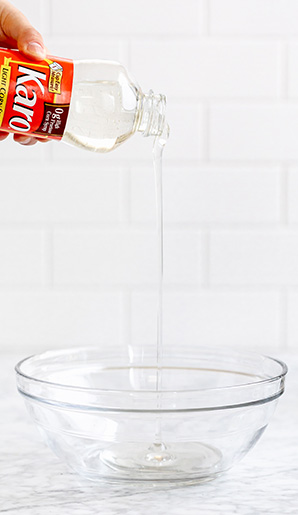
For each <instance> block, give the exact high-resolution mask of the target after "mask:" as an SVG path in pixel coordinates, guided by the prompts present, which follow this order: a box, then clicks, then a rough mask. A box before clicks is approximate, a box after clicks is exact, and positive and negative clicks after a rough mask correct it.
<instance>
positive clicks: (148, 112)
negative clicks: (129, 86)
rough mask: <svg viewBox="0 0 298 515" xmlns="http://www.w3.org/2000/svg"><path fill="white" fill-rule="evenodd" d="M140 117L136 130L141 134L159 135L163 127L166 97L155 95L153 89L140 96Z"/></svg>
mask: <svg viewBox="0 0 298 515" xmlns="http://www.w3.org/2000/svg"><path fill="white" fill-rule="evenodd" d="M140 102H141V104H140V113H141V114H140V119H139V123H138V127H137V130H138V131H139V132H142V133H143V136H146V137H147V136H160V135H161V134H162V133H163V130H164V127H165V113H166V97H165V95H155V94H154V93H153V91H149V93H146V94H142V96H141V98H140Z"/></svg>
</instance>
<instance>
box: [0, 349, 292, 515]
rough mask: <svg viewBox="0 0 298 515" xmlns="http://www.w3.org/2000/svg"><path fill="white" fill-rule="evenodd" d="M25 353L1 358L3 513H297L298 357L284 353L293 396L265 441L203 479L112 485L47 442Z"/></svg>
mask: <svg viewBox="0 0 298 515" xmlns="http://www.w3.org/2000/svg"><path fill="white" fill-rule="evenodd" d="M18 357H19V356H7V357H1V363H0V410H1V422H0V436H1V452H0V513H1V514H2V513H3V514H6V513H7V514H9V515H77V514H78V515H93V514H94V515H99V514H101V515H118V514H119V515H120V514H121V515H123V514H125V515H147V514H148V515H149V514H150V515H152V514H154V515H165V514H173V515H184V514H187V515H198V514H202V515H205V514H206V515H208V514H210V515H212V514H214V515H219V514H224V515H225V514H227V515H232V514H237V515H263V514H264V515H265V514H266V515H267V514H268V515H271V514H272V515H291V514H293V515H294V514H295V515H297V513H298V429H297V428H298V408H297V399H296V397H297V390H298V381H297V379H298V356H297V355H290V354H289V355H287V356H284V359H285V361H286V362H287V363H288V365H289V369H290V372H289V374H288V378H287V390H286V394H285V395H284V396H283V397H282V399H281V401H280V403H279V405H278V408H277V411H276V414H275V416H274V419H273V420H272V422H271V424H270V425H269V427H268V428H267V430H266V432H265V434H264V435H263V436H262V438H261V440H260V442H259V443H258V444H257V446H256V447H255V448H254V449H253V450H252V451H251V452H250V454H249V455H248V456H247V457H246V458H245V459H244V460H243V461H242V462H241V463H240V464H239V465H237V466H235V468H234V469H232V470H231V471H230V472H229V473H227V474H225V475H224V476H222V477H220V478H218V479H217V480H215V481H213V482H210V483H205V484H202V485H196V486H188V487H180V488H164V487H163V486H162V485H160V486H159V485H158V486H156V487H155V488H154V489H153V488H151V487H145V486H134V485H128V486H127V485H119V486H115V485H106V484H101V483H92V482H88V481H87V480H83V479H81V478H80V477H78V476H77V475H76V474H74V473H73V472H71V471H69V470H68V469H67V468H66V467H65V465H64V464H63V463H61V462H60V461H59V460H58V458H56V457H55V456H54V455H53V454H52V453H51V451H50V450H49V449H48V448H47V447H46V446H45V445H44V444H43V443H42V441H41V439H40V437H39V433H38V432H37V430H36V428H35V426H34V425H33V424H32V422H31V420H30V418H29V415H28V414H27V412H26V410H25V407H24V406H23V402H22V399H21V397H20V396H19V395H18V393H17V391H16V387H15V377H14V371H13V366H14V364H15V362H16V361H17V359H18Z"/></svg>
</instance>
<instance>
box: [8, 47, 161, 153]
mask: <svg viewBox="0 0 298 515" xmlns="http://www.w3.org/2000/svg"><path fill="white" fill-rule="evenodd" d="M0 65H1V68H0V130H4V131H8V132H17V133H21V134H32V135H35V136H39V137H45V138H51V139H58V140H59V139H61V140H62V141H64V142H66V143H68V144H70V145H74V146H77V147H81V148H84V149H87V150H91V151H94V152H108V151H110V150H113V149H114V148H116V147H117V146H118V145H120V144H121V143H123V142H124V141H126V140H127V139H128V138H129V137H130V136H132V135H133V134H135V133H136V132H138V131H139V132H141V133H142V134H143V135H144V136H150V135H153V136H156V135H160V134H161V133H162V131H163V129H164V124H165V105H166V101H165V97H164V96H163V95H155V94H154V93H153V92H152V91H150V92H149V93H148V94H144V93H143V92H142V90H141V89H140V87H139V86H138V85H137V83H136V82H135V81H133V80H132V79H131V78H130V77H129V75H128V74H127V72H126V70H125V68H124V67H123V66H121V65H120V64H119V63H116V62H112V61H99V60H86V61H71V60H68V59H62V58H58V57H51V56H49V57H48V58H47V59H46V60H45V61H41V62H33V61H30V60H29V59H28V58H26V57H24V56H23V55H22V54H21V53H20V52H18V51H17V50H8V49H0Z"/></svg>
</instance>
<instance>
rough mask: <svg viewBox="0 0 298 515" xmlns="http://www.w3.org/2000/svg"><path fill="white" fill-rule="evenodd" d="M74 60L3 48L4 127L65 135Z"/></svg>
mask: <svg viewBox="0 0 298 515" xmlns="http://www.w3.org/2000/svg"><path fill="white" fill-rule="evenodd" d="M72 81H73V62H72V61H70V60H69V59H61V58H60V57H52V56H49V57H48V58H47V59H45V60H44V61H38V62H34V61H30V59H28V58H27V57H24V56H23V55H22V54H21V53H20V52H19V51H18V50H9V49H7V48H0V130H3V131H7V132H17V133H19V134H35V135H36V136H41V137H45V138H53V139H61V138H62V136H63V132H64V129H65V125H66V120H67V116H68V111H69V105H70V99H71V90H72Z"/></svg>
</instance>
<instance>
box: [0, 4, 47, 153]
mask: <svg viewBox="0 0 298 515" xmlns="http://www.w3.org/2000/svg"><path fill="white" fill-rule="evenodd" d="M0 46H3V47H7V48H18V49H19V50H20V51H21V52H22V53H23V54H24V55H26V56H27V57H30V59H32V60H35V61H41V60H42V59H45V57H46V48H45V45H44V42H43V39H42V36H41V35H40V34H39V32H37V30H35V29H34V27H32V25H31V24H30V23H29V21H28V20H27V18H26V17H25V16H24V15H23V14H22V13H21V12H20V11H19V10H18V9H16V7H14V6H13V5H11V4H10V3H9V2H8V1H7V0H0ZM7 136H8V133H7V132H4V131H1V130H0V141H2V140H4V139H5V138H7ZM13 138H14V140H15V141H17V142H18V143H21V144H22V145H34V143H36V142H37V141H47V140H45V139H42V138H34V137H32V136H30V135H23V134H14V136H13Z"/></svg>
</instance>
